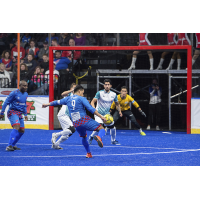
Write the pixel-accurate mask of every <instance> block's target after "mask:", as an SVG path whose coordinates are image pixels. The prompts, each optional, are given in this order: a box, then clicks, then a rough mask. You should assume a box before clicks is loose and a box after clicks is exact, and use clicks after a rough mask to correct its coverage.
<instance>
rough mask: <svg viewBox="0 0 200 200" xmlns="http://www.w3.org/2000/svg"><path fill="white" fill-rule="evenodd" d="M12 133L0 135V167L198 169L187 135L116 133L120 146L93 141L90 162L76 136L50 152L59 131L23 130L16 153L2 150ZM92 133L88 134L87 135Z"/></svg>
mask: <svg viewBox="0 0 200 200" xmlns="http://www.w3.org/2000/svg"><path fill="white" fill-rule="evenodd" d="M10 132H11V129H1V131H0V152H1V153H0V157H1V158H0V166H199V165H200V159H199V156H200V148H199V138H200V135H198V134H194V135H193V134H186V132H174V131H171V132H163V131H145V133H146V136H141V135H140V134H139V133H138V131H136V130H117V140H118V141H119V142H120V143H121V145H120V146H114V145H111V143H110V135H108V134H107V135H106V136H104V138H103V143H104V147H103V148H100V147H99V146H98V145H97V143H96V141H93V143H92V145H90V150H91V153H92V155H93V158H90V159H87V158H85V155H86V151H85V149H84V147H83V145H82V143H81V138H80V137H79V135H78V133H77V132H75V133H74V134H73V135H72V136H71V137H70V138H69V139H68V140H67V141H65V142H64V143H62V144H61V147H63V150H55V149H52V148H51V135H52V133H53V132H59V130H56V131H55V130H54V131H50V130H33V129H26V131H25V134H24V136H23V137H22V138H21V140H20V141H19V143H18V145H17V146H18V147H20V148H21V150H19V151H14V152H7V151H6V150H5V148H6V146H7V144H8V140H9V136H10ZM89 134H91V132H88V135H89Z"/></svg>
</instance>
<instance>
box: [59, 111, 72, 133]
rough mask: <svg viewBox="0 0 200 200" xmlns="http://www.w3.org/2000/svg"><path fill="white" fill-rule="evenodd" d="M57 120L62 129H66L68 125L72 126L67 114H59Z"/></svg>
mask: <svg viewBox="0 0 200 200" xmlns="http://www.w3.org/2000/svg"><path fill="white" fill-rule="evenodd" d="M58 120H59V122H60V125H61V127H62V129H63V130H66V129H68V128H69V127H70V126H73V124H72V121H71V119H70V118H69V116H67V115H63V116H59V117H58Z"/></svg>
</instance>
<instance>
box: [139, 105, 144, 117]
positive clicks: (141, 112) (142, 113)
mask: <svg viewBox="0 0 200 200" xmlns="http://www.w3.org/2000/svg"><path fill="white" fill-rule="evenodd" d="M138 111H139V112H140V114H141V115H143V116H144V117H146V114H145V113H144V112H143V111H142V109H141V108H140V107H138Z"/></svg>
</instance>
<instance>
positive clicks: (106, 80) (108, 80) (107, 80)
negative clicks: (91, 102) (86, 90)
mask: <svg viewBox="0 0 200 200" xmlns="http://www.w3.org/2000/svg"><path fill="white" fill-rule="evenodd" d="M106 82H109V83H110V85H112V82H111V80H110V79H108V78H107V79H105V80H104V81H103V83H104V84H105V83H106Z"/></svg>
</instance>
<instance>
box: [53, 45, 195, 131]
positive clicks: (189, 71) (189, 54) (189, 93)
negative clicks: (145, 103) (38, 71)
mask: <svg viewBox="0 0 200 200" xmlns="http://www.w3.org/2000/svg"><path fill="white" fill-rule="evenodd" d="M165 49H166V50H173V49H174V50H175V49H176V50H178V49H185V50H187V134H190V133H191V96H192V89H191V88H192V46H191V45H174V46H168V45H166V46H165V45H164V46H73V47H70V46H58V47H55V46H50V47H49V101H50V102H51V101H54V84H53V51H54V50H63V51H67V50H68V51H71V50H132V51H134V50H137V51H140V50H165ZM53 129H54V109H53V107H52V106H50V107H49V130H53Z"/></svg>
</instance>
